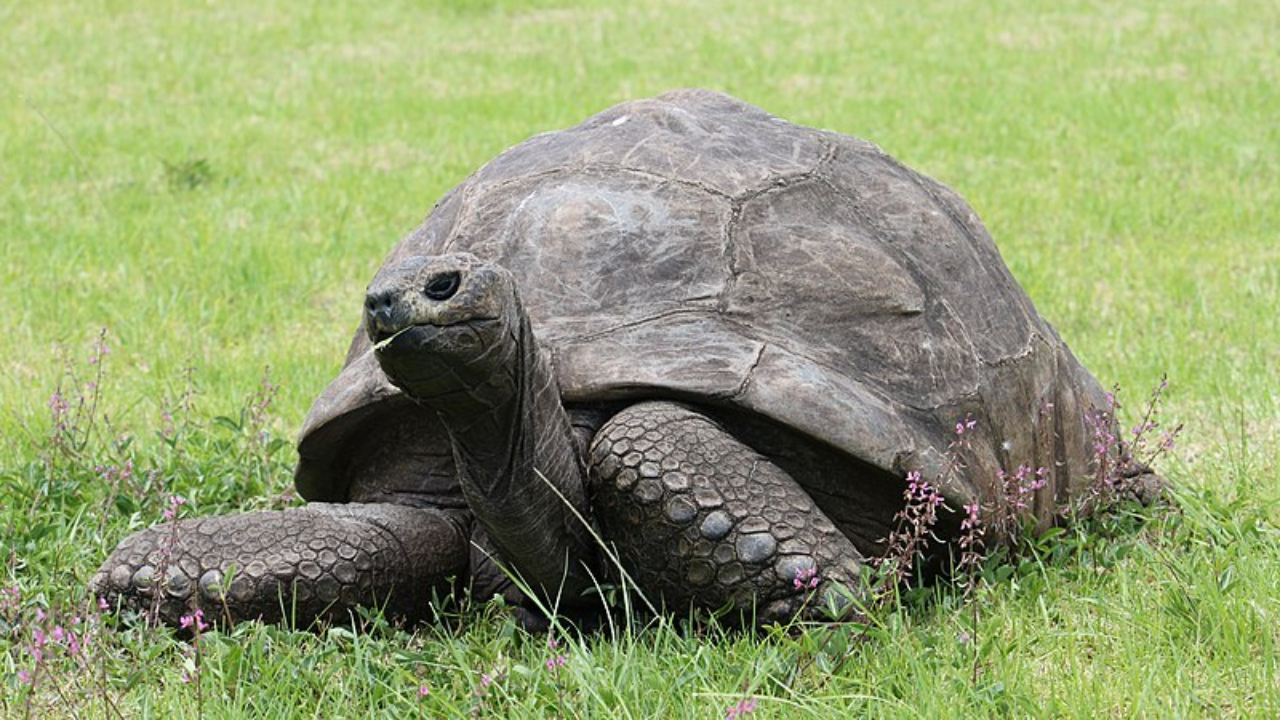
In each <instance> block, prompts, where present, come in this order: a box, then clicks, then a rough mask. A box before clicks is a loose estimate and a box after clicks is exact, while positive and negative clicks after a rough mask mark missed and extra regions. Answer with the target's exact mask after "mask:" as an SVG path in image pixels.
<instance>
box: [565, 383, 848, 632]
mask: <svg viewBox="0 0 1280 720" xmlns="http://www.w3.org/2000/svg"><path fill="white" fill-rule="evenodd" d="M589 463H590V479H591V489H592V493H593V498H592V502H593V507H594V509H595V512H596V517H597V519H598V520H599V522H600V525H601V528H602V530H603V533H604V535H605V537H606V539H608V540H609V541H611V542H613V543H615V544H616V545H617V546H618V550H619V554H620V556H621V559H622V562H623V564H624V566H626V567H627V569H628V571H629V572H631V573H632V574H633V576H634V579H635V581H636V582H637V583H638V584H639V586H640V588H641V589H642V590H643V591H645V592H656V593H657V594H659V595H661V597H662V598H663V600H664V602H665V603H666V604H667V605H668V606H677V607H678V606H688V605H690V604H693V605H696V606H700V607H705V608H709V609H715V608H720V607H723V606H725V605H726V604H732V605H733V606H734V607H736V608H737V609H738V610H739V611H741V612H743V613H749V612H752V611H754V613H755V618H756V622H757V623H768V622H773V621H784V622H785V621H787V620H789V619H791V618H793V617H795V616H796V614H797V613H799V612H801V611H802V610H812V609H814V606H815V604H819V603H820V604H825V603H821V601H816V600H815V598H821V597H823V596H824V595H825V594H826V593H829V592H831V591H832V589H833V587H834V584H836V583H839V584H842V585H844V586H846V587H849V588H854V587H856V586H855V582H856V580H857V574H858V571H859V564H860V562H861V560H862V555H861V554H860V553H859V552H858V550H857V549H856V548H855V547H854V545H853V543H851V542H850V541H849V539H848V538H847V537H845V536H844V535H843V534H842V533H841V532H840V531H839V530H837V529H836V527H835V525H834V524H833V523H832V522H831V520H830V519H828V518H827V516H826V515H825V514H823V512H822V511H821V510H820V509H819V508H818V507H817V506H816V505H815V504H814V502H813V499H812V498H811V497H810V496H809V495H808V493H806V492H805V491H804V489H803V488H801V487H800V485H799V484H798V483H796V481H795V480H794V479H792V478H791V477H790V476H789V475H787V474H786V473H785V472H783V471H782V470H781V469H779V468H778V467H777V465H775V464H774V463H772V462H771V461H770V460H769V459H768V458H766V457H764V456H762V455H760V454H759V453H757V452H755V451H754V450H752V449H751V448H750V447H748V446H747V445H745V444H743V443H742V442H741V441H739V440H738V439H737V438H735V437H734V436H733V435H731V434H730V433H728V432H726V431H725V430H724V429H722V428H721V427H720V426H719V425H718V424H717V423H716V422H714V421H713V420H711V419H709V418H707V417H706V416H704V415H702V414H700V413H698V412H697V411H696V410H693V409H691V408H688V407H685V406H683V405H678V404H675V403H668V402H647V403H640V404H637V405H633V406H631V407H628V408H626V409H624V410H623V411H621V412H620V413H618V414H617V415H615V416H614V417H613V418H612V419H610V420H609V421H608V422H607V423H605V425H604V426H603V427H601V429H600V431H599V432H598V433H597V434H596V438H595V440H594V442H593V443H592V447H591V452H590V459H589Z"/></svg>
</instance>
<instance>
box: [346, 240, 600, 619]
mask: <svg viewBox="0 0 1280 720" xmlns="http://www.w3.org/2000/svg"><path fill="white" fill-rule="evenodd" d="M365 327H366V328H367V329H368V331H369V333H370V340H371V341H373V343H374V345H375V348H376V351H377V354H378V362H379V364H380V365H381V367H382V369H383V371H384V372H385V373H386V374H387V377H388V379H390V380H391V382H392V383H394V384H395V385H396V386H397V387H399V388H400V389H402V390H404V392H405V393H406V394H408V395H409V396H410V397H411V398H413V399H414V400H415V401H416V402H418V403H419V404H421V405H423V406H424V407H427V408H430V409H431V410H433V411H435V412H436V414H437V415H438V416H439V417H440V419H441V420H442V421H443V424H444V427H445V429H446V430H447V432H448V434H449V441H450V445H451V447H452V451H453V462H454V467H455V468H456V472H457V475H458V483H459V485H460V486H461V489H462V494H463V496H464V497H465V498H466V500H467V504H468V505H469V506H470V508H471V511H472V512H473V513H474V515H475V518H476V520H477V522H478V523H479V524H480V525H481V526H482V527H483V528H484V529H485V531H486V532H487V535H488V538H489V539H490V540H491V541H492V543H493V545H494V546H495V547H496V548H497V549H498V550H499V552H500V554H501V556H502V558H503V559H504V560H505V561H507V562H508V563H510V565H511V567H512V569H513V570H514V571H515V572H516V573H517V574H518V575H519V576H520V577H521V578H522V580H523V581H524V582H526V583H527V584H528V587H530V588H531V589H533V590H534V591H535V592H537V593H538V594H539V595H540V596H541V597H542V599H543V600H544V601H545V602H547V603H548V604H554V603H556V602H561V603H564V604H565V605H573V604H576V603H579V602H580V598H581V596H582V595H583V593H584V591H586V590H587V589H588V588H590V587H591V583H592V575H591V572H589V570H590V568H591V567H592V566H593V565H594V561H595V558H596V551H595V548H594V546H593V545H592V544H591V540H590V536H589V533H588V532H587V528H586V526H585V525H584V524H583V523H582V522H581V521H580V520H579V515H582V516H583V517H586V516H587V515H588V514H589V513H590V510H589V508H588V507H587V500H586V482H585V481H586V469H585V467H584V466H583V464H582V461H581V458H580V457H579V455H578V450H577V446H576V444H575V441H574V437H573V431H572V429H571V427H570V424H569V418H568V415H567V414H566V412H565V409H564V407H563V406H562V405H561V402H560V393H559V387H558V386H557V384H556V382H555V377H554V375H553V373H552V369H551V366H550V363H549V362H548V360H547V358H546V356H545V355H543V354H542V353H540V352H539V350H538V346H537V343H536V341H535V339H534V336H533V331H532V328H531V327H530V324H529V318H528V316H527V315H526V314H525V312H524V309H523V307H522V305H521V304H520V299H519V294H518V292H517V291H516V287H515V284H514V280H513V279H512V277H511V273H510V272H508V271H506V270H504V269H502V268H499V267H496V266H492V265H487V264H485V263H483V262H481V261H480V260H478V259H477V258H475V257H474V256H472V255H467V254H458V255H442V256H439V257H431V258H416V259H414V260H411V261H408V262H405V263H402V264H399V265H393V266H390V267H387V268H384V269H383V270H382V272H380V273H379V275H378V277H376V278H374V281H373V282H372V283H371V284H370V286H369V291H368V301H367V302H366V315H365Z"/></svg>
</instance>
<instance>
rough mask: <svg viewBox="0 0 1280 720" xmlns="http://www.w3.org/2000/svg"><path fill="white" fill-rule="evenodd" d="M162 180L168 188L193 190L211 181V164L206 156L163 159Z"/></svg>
mask: <svg viewBox="0 0 1280 720" xmlns="http://www.w3.org/2000/svg"><path fill="white" fill-rule="evenodd" d="M163 163H164V181H165V184H166V185H168V186H169V189H170V190H173V191H183V190H195V189H197V188H200V187H203V186H205V185H208V184H209V183H211V182H213V179H214V174H213V166H212V165H210V164H209V160H208V159H207V158H202V157H197V158H187V159H184V160H179V161H177V162H169V161H168V160H165V161H163Z"/></svg>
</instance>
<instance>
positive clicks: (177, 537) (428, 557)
mask: <svg viewBox="0 0 1280 720" xmlns="http://www.w3.org/2000/svg"><path fill="white" fill-rule="evenodd" d="M467 525H468V519H467V518H466V517H465V514H449V513H446V512H442V511H438V510H428V509H421V508H412V507H406V506H401V505H389V504H382V503H368V504H341V505H339V504H330V503H312V504H310V505H307V506H305V507H300V508H290V509H287V510H283V511H273V512H256V513H245V514H241V515H229V516H223V517H207V518H195V519H190V520H182V521H180V522H178V523H177V524H176V526H175V525H174V524H172V523H167V524H164V525H157V526H155V527H151V528H148V529H146V530H142V531H140V532H137V533H134V534H133V535H131V536H130V537H128V538H126V539H125V540H124V541H123V542H121V543H120V545H119V546H118V547H117V548H116V550H115V552H113V553H112V554H111V556H110V557H108V558H107V560H106V562H105V563H103V565H102V569H100V570H99V571H98V573H97V574H96V575H95V576H94V577H93V579H92V581H91V582H90V590H91V591H92V592H93V593H94V594H96V595H98V596H101V597H105V598H106V599H107V601H108V602H109V603H111V604H112V605H113V606H115V605H121V606H125V607H129V608H132V609H135V610H139V611H143V612H147V611H149V610H150V609H151V608H152V607H153V603H154V597H155V595H154V593H155V592H156V591H159V592H160V593H161V601H160V603H159V606H158V609H159V620H161V621H162V622H164V623H166V624H169V625H177V624H179V620H180V618H181V617H182V616H183V615H187V614H190V613H191V612H192V611H194V610H195V609H196V608H201V609H202V610H203V611H204V614H205V617H207V618H210V619H217V620H224V621H227V622H238V621H241V620H251V619H262V620H264V621H267V622H274V621H279V620H281V619H288V620H291V621H294V622H296V623H297V624H298V625H300V626H306V625H308V624H310V623H311V622H312V620H314V619H316V618H332V619H337V620H343V619H345V618H346V617H347V615H348V611H349V610H351V609H352V608H353V607H355V606H356V605H365V606H370V607H383V608H385V609H386V611H387V613H388V614H389V615H391V616H395V617H402V618H405V619H416V618H424V617H429V616H430V608H429V605H428V604H429V602H430V600H431V598H432V594H433V593H436V594H438V595H439V596H445V595H448V594H449V593H451V592H452V591H453V589H454V587H453V586H454V582H455V581H456V580H465V578H466V575H467V566H468V557H469V553H470V548H469V546H468V543H467V529H468V528H467Z"/></svg>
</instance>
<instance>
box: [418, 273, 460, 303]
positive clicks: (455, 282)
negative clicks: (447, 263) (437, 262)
mask: <svg viewBox="0 0 1280 720" xmlns="http://www.w3.org/2000/svg"><path fill="white" fill-rule="evenodd" d="M461 284H462V275H461V274H460V273H459V272H458V271H456V270H451V271H449V272H443V273H438V274H436V275H433V276H432V277H431V279H430V280H428V281H427V285H426V287H424V288H422V292H423V294H425V295H426V296H427V297H429V298H431V299H432V300H448V299H449V298H451V297H453V295H454V293H456V292H458V286H459V285H461Z"/></svg>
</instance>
